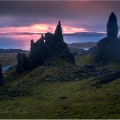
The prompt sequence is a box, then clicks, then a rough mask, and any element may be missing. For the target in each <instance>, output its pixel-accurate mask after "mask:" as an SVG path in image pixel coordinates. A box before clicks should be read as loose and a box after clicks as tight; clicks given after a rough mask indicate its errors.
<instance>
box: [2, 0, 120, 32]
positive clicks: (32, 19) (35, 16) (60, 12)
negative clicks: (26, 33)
mask: <svg viewBox="0 0 120 120" xmlns="http://www.w3.org/2000/svg"><path fill="white" fill-rule="evenodd" d="M119 4H120V1H109V2H108V1H0V6H1V7H0V27H1V28H4V27H24V26H32V25H33V24H49V25H50V24H52V25H53V24H54V25H57V22H58V21H59V20H61V23H62V25H63V26H70V27H71V28H76V27H77V28H84V29H87V30H91V31H94V30H105V28H106V24H107V20H108V18H109V15H110V14H111V12H115V14H116V15H117V18H118V25H120V16H119ZM96 27H97V28H96Z"/></svg>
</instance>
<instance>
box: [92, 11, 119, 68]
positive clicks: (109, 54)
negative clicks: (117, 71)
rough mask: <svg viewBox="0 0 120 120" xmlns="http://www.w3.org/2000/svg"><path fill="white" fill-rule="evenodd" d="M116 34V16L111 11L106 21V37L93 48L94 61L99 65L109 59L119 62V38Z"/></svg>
mask: <svg viewBox="0 0 120 120" xmlns="http://www.w3.org/2000/svg"><path fill="white" fill-rule="evenodd" d="M117 34H118V25H117V18H116V16H115V15H114V13H113V12H112V14H111V15H110V17H109V20H108V23H107V37H105V38H103V39H102V40H100V41H99V42H98V44H97V46H96V48H95V49H94V55H95V62H96V63H98V64H99V65H100V66H104V65H107V64H108V63H109V62H110V60H115V61H116V62H117V63H119V62H120V39H119V38H117Z"/></svg>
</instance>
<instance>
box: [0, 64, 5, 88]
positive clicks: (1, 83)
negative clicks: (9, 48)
mask: <svg viewBox="0 0 120 120" xmlns="http://www.w3.org/2000/svg"><path fill="white" fill-rule="evenodd" d="M3 84H5V81H4V78H3V75H2V68H1V64H0V86H1V85H3Z"/></svg>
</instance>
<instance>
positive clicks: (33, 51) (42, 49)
mask: <svg viewBox="0 0 120 120" xmlns="http://www.w3.org/2000/svg"><path fill="white" fill-rule="evenodd" d="M51 57H59V58H62V59H63V60H66V61H68V62H70V63H72V64H74V56H73V55H72V53H70V51H69V49H68V46H67V44H66V43H65V42H64V40H63V34H62V27H61V23H60V21H59V23H58V25H57V27H56V30H55V33H54V34H52V33H50V32H47V33H45V35H44V36H43V35H42V36H41V38H40V39H38V40H37V41H36V42H35V43H34V41H33V40H31V48H30V54H29V56H28V58H27V57H25V55H21V54H18V55H17V59H18V64H17V70H16V71H17V72H22V71H25V70H26V69H33V68H35V67H37V66H39V65H42V64H43V63H44V62H45V61H46V60H47V59H49V58H51ZM27 61H28V62H27ZM26 63H27V64H26ZM25 64H26V66H25Z"/></svg>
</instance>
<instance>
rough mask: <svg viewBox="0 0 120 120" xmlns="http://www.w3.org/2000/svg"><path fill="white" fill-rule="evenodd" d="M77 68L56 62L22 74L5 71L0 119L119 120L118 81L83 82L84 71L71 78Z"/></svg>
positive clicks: (0, 101)
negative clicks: (99, 119)
mask: <svg viewBox="0 0 120 120" xmlns="http://www.w3.org/2000/svg"><path fill="white" fill-rule="evenodd" d="M51 60H52V62H51ZM61 61H62V65H60V64H59V63H61ZM80 68H81V67H79V66H78V67H77V66H73V65H71V64H70V63H67V62H66V61H64V60H62V59H58V58H51V59H50V60H48V61H47V62H45V63H44V65H43V66H40V67H37V68H35V69H34V70H30V71H26V72H23V73H14V71H15V68H14V67H11V68H9V69H8V70H7V71H6V72H5V73H4V76H5V75H7V77H5V81H6V82H7V84H6V85H4V86H1V87H0V106H1V108H0V118H12V119H13V118H16V119H17V118H26V119H28V118H34V119H36V118H39V119H40V118H41V119H42V118H46V119H47V118H49V119H50V118H52V119H53V118H59V119H62V118H69V119H70V118H80V119H81V118H84V119H85V118H86V119H87V118H92V119H97V118H101V119H105V118H107V119H110V118H114V119H115V118H118V119H119V118H120V114H119V111H120V107H119V102H120V95H119V94H120V87H119V86H120V79H116V80H113V81H108V82H107V83H106V84H105V83H104V84H100V83H99V82H97V81H96V80H95V78H99V77H100V76H104V75H105V74H108V73H107V72H106V73H105V74H102V75H100V76H96V77H92V76H91V77H89V78H87V77H86V78H85V76H86V74H88V73H86V72H85V71H86V70H89V69H88V68H87V67H83V72H81V75H82V76H81V77H80V76H77V77H76V78H75V74H77V71H79V70H80ZM97 69H98V68H95V70H97ZM90 71H94V69H91V70H90ZM11 73H12V74H11ZM66 76H67V77H66ZM98 81H99V79H98ZM95 84H97V85H95ZM1 113H2V114H1Z"/></svg>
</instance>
